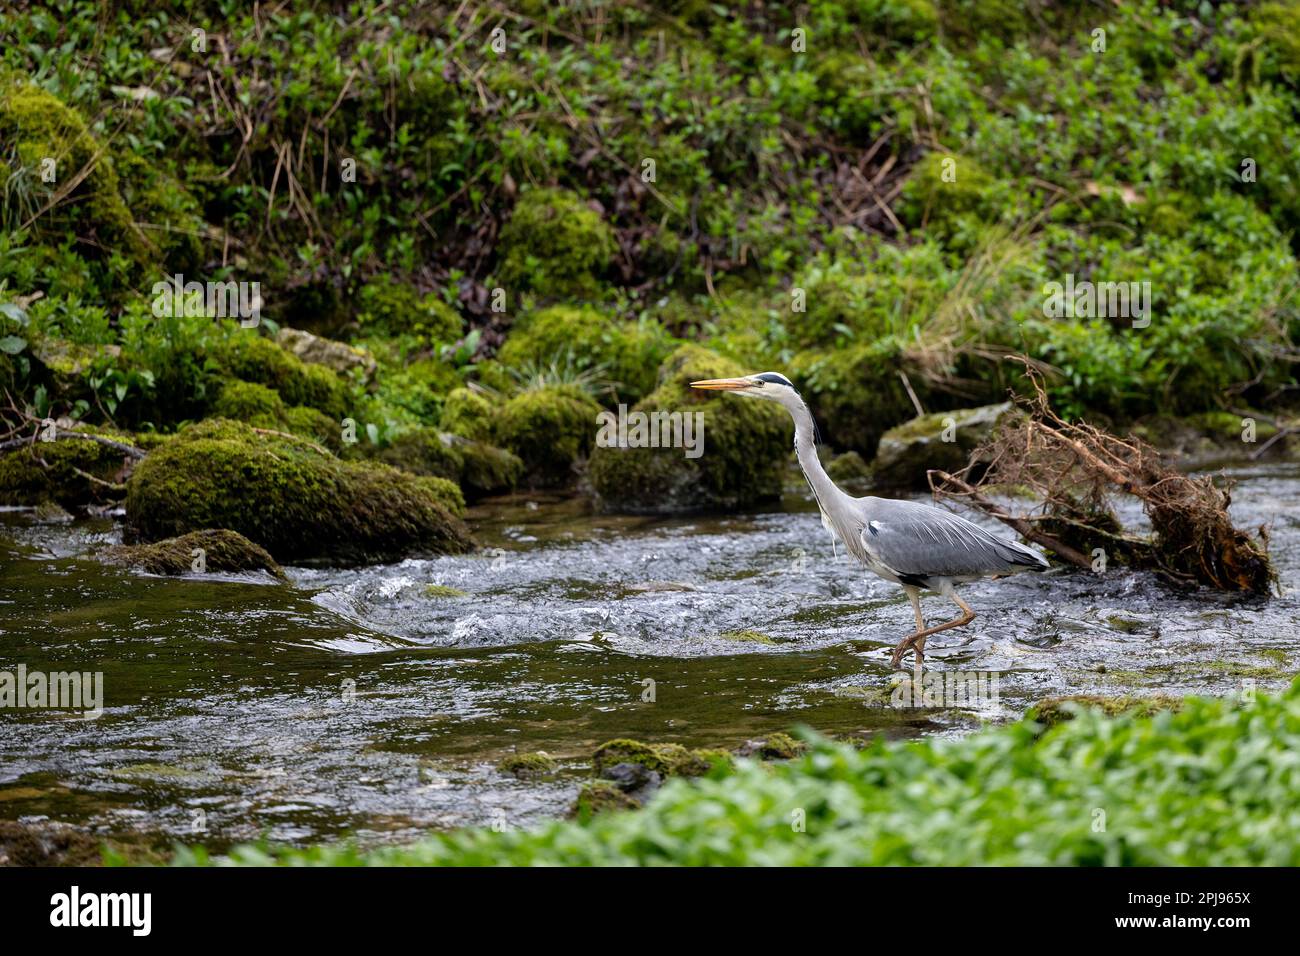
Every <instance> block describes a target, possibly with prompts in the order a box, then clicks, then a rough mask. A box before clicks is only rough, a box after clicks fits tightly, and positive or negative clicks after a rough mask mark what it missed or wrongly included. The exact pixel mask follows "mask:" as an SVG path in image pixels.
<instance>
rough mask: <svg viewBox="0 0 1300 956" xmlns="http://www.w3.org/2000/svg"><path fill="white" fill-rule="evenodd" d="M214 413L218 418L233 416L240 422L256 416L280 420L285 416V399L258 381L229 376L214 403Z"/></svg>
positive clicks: (222, 383) (222, 384) (221, 386)
mask: <svg viewBox="0 0 1300 956" xmlns="http://www.w3.org/2000/svg"><path fill="white" fill-rule="evenodd" d="M212 414H213V415H214V416H215V417H217V418H233V419H234V420H235V421H240V422H247V421H252V420H253V419H254V418H268V419H271V420H274V421H280V420H281V419H282V418H283V417H284V400H283V399H281V398H280V393H279V392H277V391H276V390H275V389H273V388H268V387H267V386H265V385H259V384H258V383H257V382H245V381H241V380H240V379H237V378H228V379H225V380H224V381H223V382H221V384H220V390H219V391H218V392H217V398H216V401H214V402H213V403H212Z"/></svg>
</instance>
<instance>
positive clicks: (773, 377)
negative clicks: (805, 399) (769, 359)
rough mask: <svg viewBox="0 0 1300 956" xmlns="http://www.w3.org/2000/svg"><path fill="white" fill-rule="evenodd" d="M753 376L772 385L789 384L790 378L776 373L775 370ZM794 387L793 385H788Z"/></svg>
mask: <svg viewBox="0 0 1300 956" xmlns="http://www.w3.org/2000/svg"><path fill="white" fill-rule="evenodd" d="M754 378H756V379H758V380H759V381H760V382H770V383H771V384H773V385H790V380H789V379H788V378H786V377H785V376H784V375H778V374H777V373H776V372H763V373H762V374H761V375H755V376H754ZM790 387H791V388H794V386H793V385H790Z"/></svg>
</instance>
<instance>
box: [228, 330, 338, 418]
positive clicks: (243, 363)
mask: <svg viewBox="0 0 1300 956" xmlns="http://www.w3.org/2000/svg"><path fill="white" fill-rule="evenodd" d="M217 362H218V364H219V365H220V366H221V367H222V368H223V369H225V370H226V371H227V372H228V373H229V374H230V375H233V376H234V377H235V378H238V379H243V380H244V381H246V382H253V383H255V384H258V385H265V386H267V387H268V388H272V389H274V390H275V391H277V392H279V393H280V397H281V398H282V399H283V400H284V402H285V404H287V405H306V406H308V407H309V408H314V409H316V410H317V411H320V412H322V413H324V414H326V415H328V416H330V417H331V418H333V419H335V420H336V421H340V422H341V421H342V420H343V419H344V418H345V417H347V408H348V397H347V390H346V388H345V386H344V384H343V382H342V380H341V379H340V378H339V377H338V376H337V375H336V374H334V373H333V372H332V371H330V370H329V369H327V368H325V367H324V366H323V365H308V364H307V363H306V362H303V361H302V360H301V359H300V358H298V356H296V355H294V354H293V353H291V352H289V351H287V350H285V349H283V348H281V347H280V346H278V345H276V344H275V343H274V342H272V341H271V340H270V339H267V338H262V337H260V336H257V335H252V334H245V335H238V336H236V337H234V338H233V339H231V341H230V342H229V343H227V344H226V345H225V347H224V348H222V349H221V350H219V352H218V354H217Z"/></svg>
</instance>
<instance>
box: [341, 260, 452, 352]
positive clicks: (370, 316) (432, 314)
mask: <svg viewBox="0 0 1300 956" xmlns="http://www.w3.org/2000/svg"><path fill="white" fill-rule="evenodd" d="M357 298H358V302H357V306H358V308H357V324H358V325H360V326H361V329H362V332H363V333H365V334H371V333H374V334H378V335H413V336H415V337H416V338H418V339H419V340H420V341H422V342H426V343H435V342H436V343H442V344H449V343H451V342H455V341H456V340H457V339H459V338H460V337H461V335H462V334H463V333H464V328H465V320H464V319H462V318H461V316H460V313H459V312H457V311H456V310H455V309H454V308H452V307H451V306H450V305H448V304H447V303H446V302H444V301H442V299H440V298H438V297H437V296H436V295H434V294H432V293H426V294H421V293H420V292H419V290H417V289H415V288H413V287H412V286H410V285H407V284H405V283H403V282H400V281H398V280H396V279H394V278H393V277H392V276H389V275H379V276H375V277H374V278H373V279H371V280H370V281H368V282H367V283H366V284H365V285H364V286H362V287H361V291H360V293H359V295H358V297H357Z"/></svg>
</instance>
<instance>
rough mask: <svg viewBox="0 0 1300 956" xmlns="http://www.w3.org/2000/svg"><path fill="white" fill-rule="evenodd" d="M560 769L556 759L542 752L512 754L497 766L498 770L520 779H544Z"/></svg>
mask: <svg viewBox="0 0 1300 956" xmlns="http://www.w3.org/2000/svg"><path fill="white" fill-rule="evenodd" d="M558 768H559V764H557V763H556V762H555V758H554V757H552V756H551V755H550V754H545V753H542V752H541V751H538V752H537V753H523V754H511V755H510V756H509V757H506V758H505V759H504V760H502V761H501V762H500V763H499V764H497V769H498V770H500V771H501V772H502V773H508V774H511V775H512V776H515V777H519V778H520V779H524V778H527V777H544V776H546V775H547V774H551V773H554V772H555V771H556V770H557V769H558Z"/></svg>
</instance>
